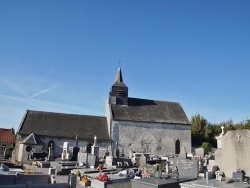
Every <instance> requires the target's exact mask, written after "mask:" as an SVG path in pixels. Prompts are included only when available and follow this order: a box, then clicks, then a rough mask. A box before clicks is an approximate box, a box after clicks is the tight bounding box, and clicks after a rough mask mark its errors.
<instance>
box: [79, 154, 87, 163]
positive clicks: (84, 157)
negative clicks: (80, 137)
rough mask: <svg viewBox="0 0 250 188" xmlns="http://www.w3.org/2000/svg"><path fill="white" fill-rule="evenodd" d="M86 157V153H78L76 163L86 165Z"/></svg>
mask: <svg viewBox="0 0 250 188" xmlns="http://www.w3.org/2000/svg"><path fill="white" fill-rule="evenodd" d="M87 155H88V154H87V153H82V152H79V153H78V158H77V161H78V162H79V163H83V164H86V162H87V157H88V156H87Z"/></svg>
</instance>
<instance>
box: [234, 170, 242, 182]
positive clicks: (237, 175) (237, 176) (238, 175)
mask: <svg viewBox="0 0 250 188" xmlns="http://www.w3.org/2000/svg"><path fill="white" fill-rule="evenodd" d="M243 177H244V176H243V173H242V172H233V180H234V181H243Z"/></svg>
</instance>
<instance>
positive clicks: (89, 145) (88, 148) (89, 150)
mask: <svg viewBox="0 0 250 188" xmlns="http://www.w3.org/2000/svg"><path fill="white" fill-rule="evenodd" d="M91 146H92V144H90V143H89V144H88V145H87V153H91Z"/></svg>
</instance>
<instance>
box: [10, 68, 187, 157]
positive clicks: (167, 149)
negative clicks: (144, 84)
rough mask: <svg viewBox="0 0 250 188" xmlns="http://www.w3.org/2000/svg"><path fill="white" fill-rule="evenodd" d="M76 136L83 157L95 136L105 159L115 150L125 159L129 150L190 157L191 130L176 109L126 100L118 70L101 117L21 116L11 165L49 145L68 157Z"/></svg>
mask: <svg viewBox="0 0 250 188" xmlns="http://www.w3.org/2000/svg"><path fill="white" fill-rule="evenodd" d="M76 136H77V145H78V147H80V148H86V150H87V152H89V153H90V150H91V146H92V145H93V143H94V137H95V136H96V137H97V145H98V146H99V147H100V150H99V151H100V154H99V156H100V157H101V156H104V153H105V151H106V150H107V148H109V152H110V153H111V154H110V155H112V154H114V150H115V149H116V148H119V149H120V151H121V150H123V151H124V153H125V155H126V156H128V151H129V150H133V151H134V152H142V151H144V152H147V153H151V154H152V155H160V154H179V153H180V150H181V149H182V148H185V149H186V152H188V153H190V152H191V125H190V122H189V120H188V118H187V116H186V114H185V112H184V110H183V108H182V106H181V105H180V103H177V102H168V101H160V100H149V99H140V98H132V97H129V96H128V87H127V85H126V84H125V83H124V82H123V77H122V71H121V68H120V67H119V69H118V71H117V74H116V78H115V83H114V84H113V85H112V86H111V89H110V92H109V98H108V100H107V101H106V110H105V116H90V115H80V114H66V113H56V112H44V111H34V110H27V111H26V112H25V114H24V117H23V119H22V121H21V123H20V125H19V128H18V130H17V137H16V148H15V154H16V160H18V161H24V160H25V159H26V158H27V155H28V154H27V153H28V151H27V147H28V148H32V149H33V151H34V150H35V151H36V152H42V151H45V152H47V151H48V148H49V147H50V146H51V145H53V148H54V149H53V152H54V156H57V157H60V156H61V154H62V152H63V144H64V142H68V143H69V146H70V150H71V152H72V151H73V147H74V146H75V145H76ZM28 138H29V139H28ZM37 145H39V147H37Z"/></svg>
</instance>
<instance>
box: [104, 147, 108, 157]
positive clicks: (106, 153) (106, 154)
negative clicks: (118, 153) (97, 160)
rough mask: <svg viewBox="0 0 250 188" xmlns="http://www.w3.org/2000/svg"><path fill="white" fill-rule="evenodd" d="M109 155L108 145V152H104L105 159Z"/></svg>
mask: <svg viewBox="0 0 250 188" xmlns="http://www.w3.org/2000/svg"><path fill="white" fill-rule="evenodd" d="M107 156H109V150H108V147H107V150H106V152H105V154H104V159H106V157H107Z"/></svg>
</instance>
